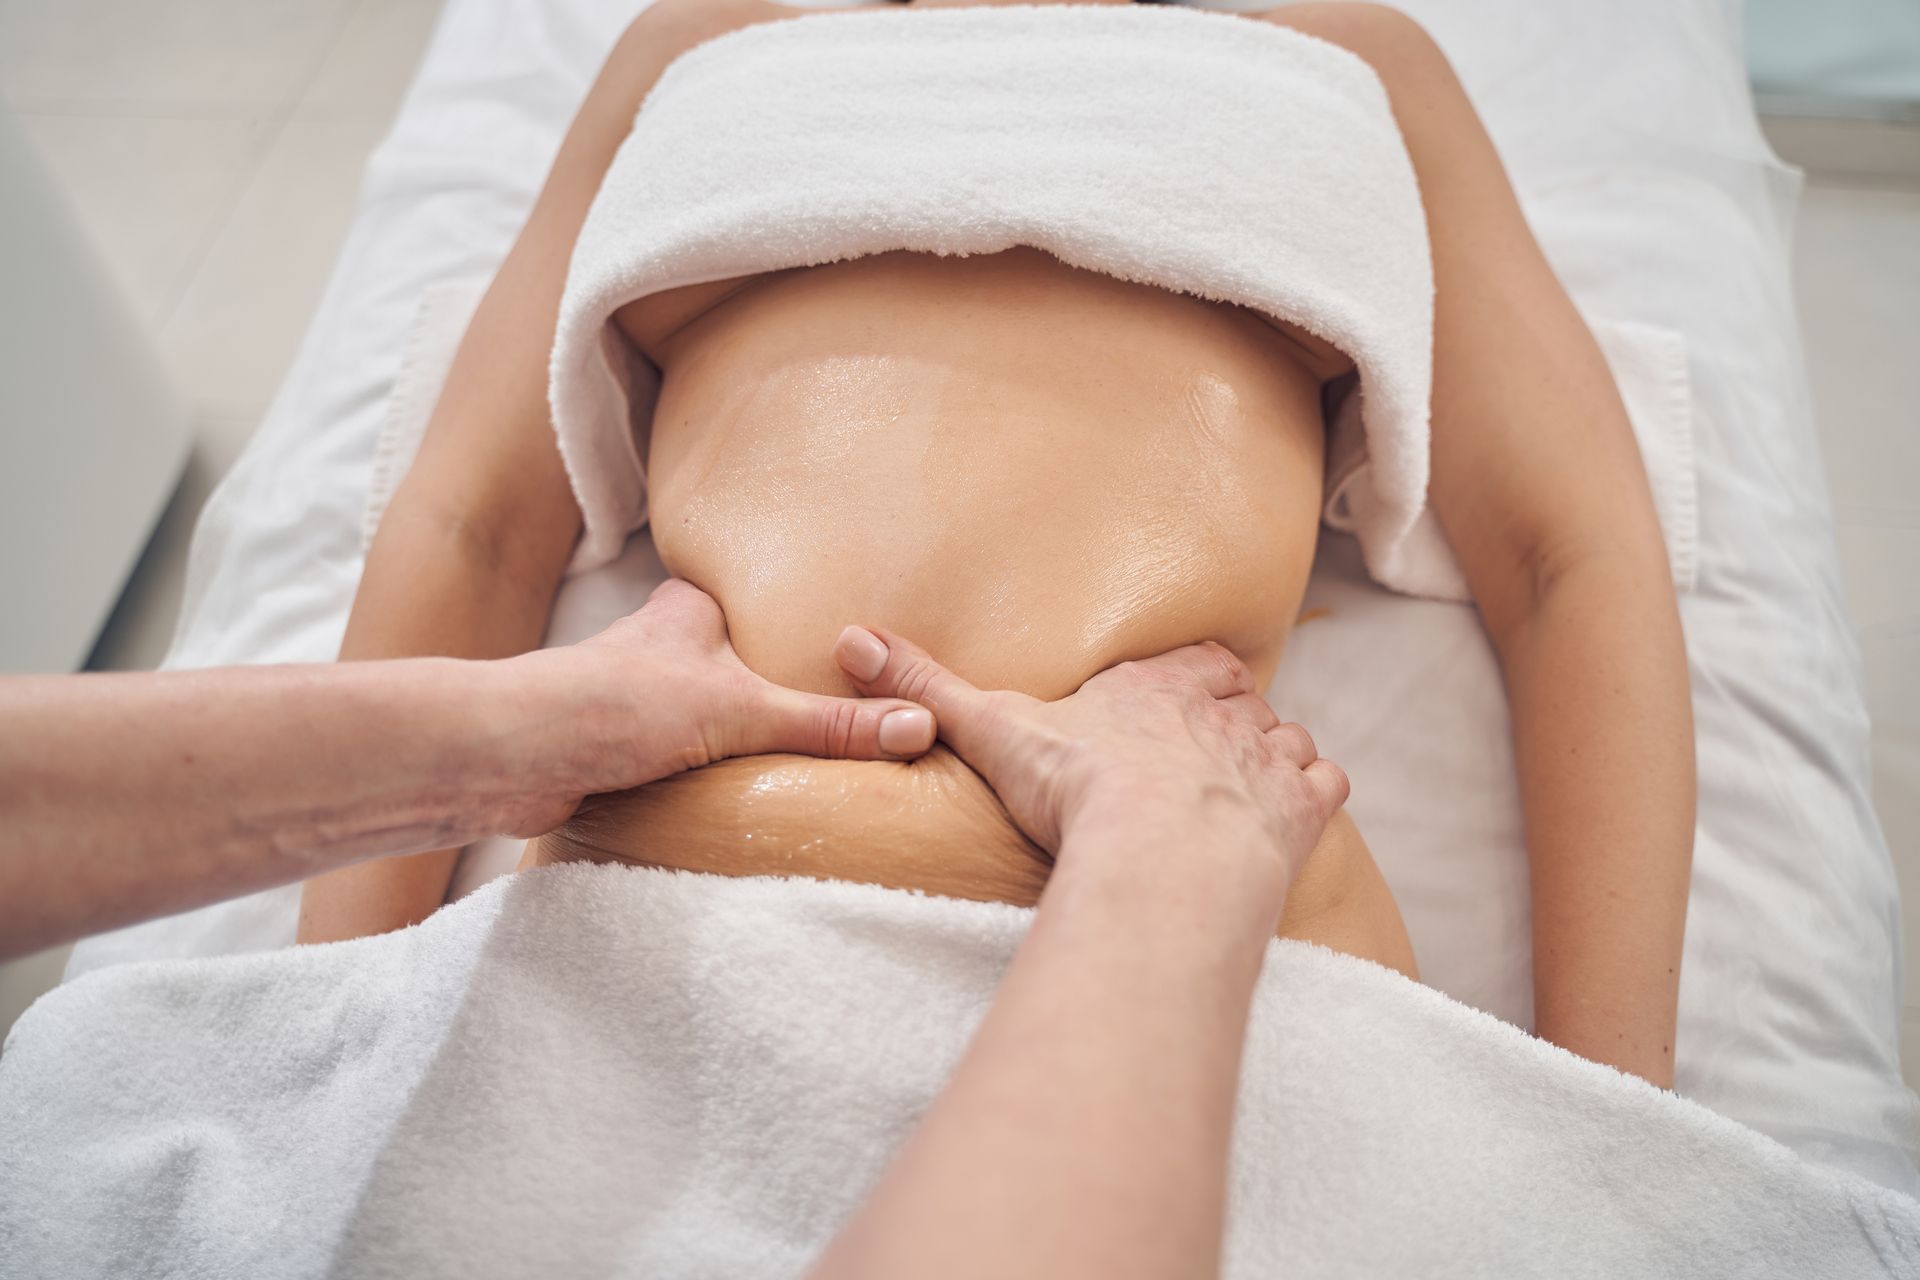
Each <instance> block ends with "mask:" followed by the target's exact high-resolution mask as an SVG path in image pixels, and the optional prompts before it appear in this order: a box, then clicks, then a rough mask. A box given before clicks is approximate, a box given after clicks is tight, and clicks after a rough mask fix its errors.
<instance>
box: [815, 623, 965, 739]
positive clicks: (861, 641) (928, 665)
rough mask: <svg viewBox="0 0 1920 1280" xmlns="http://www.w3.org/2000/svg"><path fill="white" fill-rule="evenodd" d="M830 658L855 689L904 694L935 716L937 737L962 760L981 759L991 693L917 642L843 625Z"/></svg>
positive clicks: (876, 694)
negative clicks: (952, 668)
mask: <svg viewBox="0 0 1920 1280" xmlns="http://www.w3.org/2000/svg"><path fill="white" fill-rule="evenodd" d="M833 657H834V660H835V661H836V662H838V663H839V664H840V669H841V670H842V671H844V672H846V673H847V677H848V679H850V680H852V681H853V683H854V685H855V686H856V687H857V688H858V689H859V690H860V692H862V693H865V694H869V695H871V696H874V697H893V698H909V699H911V700H913V701H914V702H917V703H919V704H920V705H921V706H924V707H927V708H930V709H931V710H932V711H933V714H934V715H936V716H938V717H939V718H940V736H941V737H942V738H945V739H946V740H947V744H948V745H949V746H951V747H952V748H953V749H954V750H955V751H957V752H959V753H960V755H961V756H962V757H964V758H967V759H969V760H971V761H973V762H974V763H976V765H977V764H981V763H985V762H986V761H985V759H984V757H985V755H986V754H989V750H988V748H989V742H988V733H989V728H990V726H991V724H992V722H993V719H994V695H993V694H991V693H986V692H983V691H981V690H979V689H976V688H974V687H973V686H972V685H971V684H968V683H967V682H966V681H965V680H963V679H961V678H960V677H959V676H957V675H955V674H953V672H951V671H949V670H947V669H946V668H945V667H943V666H941V665H940V664H939V663H938V662H935V661H934V660H933V658H932V657H931V656H930V655H929V654H928V653H927V651H926V650H925V649H922V648H921V647H920V646H919V645H917V644H915V643H913V642H912V641H911V640H908V639H905V638H904V637H901V636H897V635H895V634H893V632H891V631H882V630H879V629H878V628H872V627H848V628H847V629H846V630H844V631H842V632H841V633H840V638H839V639H838V640H837V641H835V642H834V646H833Z"/></svg>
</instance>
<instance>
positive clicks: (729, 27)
mask: <svg viewBox="0 0 1920 1280" xmlns="http://www.w3.org/2000/svg"><path fill="white" fill-rule="evenodd" d="M850 7H851V6H850ZM812 12H819V10H817V9H802V8H797V7H795V6H793V5H787V4H778V3H775V0H656V2H655V3H654V4H650V5H648V6H647V7H646V8H645V9H643V10H641V11H640V13H639V14H638V15H636V16H635V17H634V19H633V21H631V22H629V23H628V24H627V28H626V30H625V31H623V32H622V33H621V35H620V39H619V41H618V42H617V43H616V44H615V45H614V48H613V52H612V53H611V54H610V55H609V56H608V59H607V67H608V70H610V71H615V72H616V73H621V74H628V75H631V76H633V77H634V78H636V79H638V80H640V81H641V82H642V83H645V84H651V83H652V82H653V81H654V80H655V79H658V78H659V75H660V73H661V72H662V71H664V70H665V69H666V67H667V65H668V64H669V63H671V62H672V61H673V60H674V59H675V58H678V57H679V56H680V55H681V54H683V53H685V52H686V51H687V50H689V49H691V48H693V47H694V46H695V45H700V44H705V43H706V42H707V41H709V40H712V39H714V38H715V37H717V36H723V35H726V34H727V33H728V32H729V31H738V30H740V29H741V28H742V27H751V26H754V25H755V24H757V23H762V22H777V21H779V20H780V19H782V18H796V17H799V16H801V15H802V14H805V13H812Z"/></svg>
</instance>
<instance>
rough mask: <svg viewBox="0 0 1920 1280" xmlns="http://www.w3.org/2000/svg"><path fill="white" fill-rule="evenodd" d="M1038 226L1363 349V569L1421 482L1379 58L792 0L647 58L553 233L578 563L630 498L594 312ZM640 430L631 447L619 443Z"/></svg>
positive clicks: (626, 405)
mask: <svg viewBox="0 0 1920 1280" xmlns="http://www.w3.org/2000/svg"><path fill="white" fill-rule="evenodd" d="M1017 245H1030V246H1034V247H1037V248H1040V249H1044V250H1047V251H1048V252H1050V253H1052V254H1053V255H1054V256H1056V257H1058V258H1060V259H1061V260H1062V261H1065V262H1067V263H1070V264H1072V265H1074V266H1077V267H1082V268H1085V269H1088V270H1092V271H1099V272H1103V273H1105V274H1107V275H1111V276H1115V277H1118V278H1121V279H1125V280H1132V281H1136V282H1140V283H1145V284H1151V285H1156V286H1159V287H1162V288H1166V289H1172V290H1178V291H1182V292H1186V293H1191V294H1195V295H1198V296H1201V297H1206V298H1213V299H1217V300H1221V301H1226V302H1233V303H1238V304H1241V305H1244V306H1247V307H1250V308H1253V309H1255V310H1258V311H1262V312H1265V313H1267V314H1269V315H1272V316H1275V317H1278V318H1280V319H1283V320H1287V321H1290V322H1292V323H1295V324H1298V325H1300V326H1301V327H1303V328H1305V329H1308V330H1310V331H1312V332H1313V333H1316V334H1318V335H1319V336H1321V337H1322V338H1325V339H1326V340H1328V341H1329V342H1332V343H1333V344H1334V345H1335V346H1337V347H1339V348H1340V349H1341V350H1343V351H1345V352H1346V353H1347V354H1348V355H1349V356H1351V357H1352V358H1353V359H1354V361H1355V363H1356V365H1357V366H1358V368H1359V371H1360V377H1361V387H1362V402H1363V409H1362V413H1363V416H1364V419H1365V424H1366V435H1367V445H1368V452H1369V454H1370V457H1371V466H1370V468H1369V471H1368V476H1369V479H1368V483H1369V486H1370V488H1371V490H1372V492H1373V495H1374V497H1375V499H1376V500H1375V501H1374V502H1373V503H1371V504H1370V505H1369V506H1368V507H1367V511H1366V518H1365V520H1364V522H1363V524H1362V525H1361V527H1360V528H1359V529H1358V530H1357V532H1358V533H1359V535H1360V539H1361V542H1362V545H1363V546H1364V547H1365V550H1366V554H1367V562H1368V565H1369V567H1370V569H1371V570H1372V571H1373V572H1374V574H1375V576H1376V577H1378V578H1379V579H1380V580H1381V581H1382V582H1383V583H1385V584H1386V585H1389V586H1395V587H1400V588H1402V589H1408V590H1418V589H1419V587H1418V584H1417V582H1408V581H1403V580H1401V579H1400V578H1398V577H1397V575H1396V574H1395V572H1394V570H1395V567H1396V566H1397V565H1398V564H1399V563H1400V558H1401V557H1400V553H1399V546H1400V543H1401V542H1402V541H1403V540H1404V539H1405V538H1406V537H1407V535H1408V533H1409V532H1410V531H1411V530H1412V529H1413V528H1414V526H1415V524H1416V522H1417V521H1418V519H1419V516H1420V513H1421V510H1422V508H1423V507H1424V505H1425V501H1426V489H1427V449H1428V425H1427V407H1428V393H1429V386H1430V382H1431V366H1432V348H1433V341H1432V324H1433V307H1432V293H1433V284H1432V267H1431V263H1430V261H1429V257H1428V244H1427V236H1426V223H1425V218H1424V215H1423V213H1422V211H1421V206H1420V196H1419V190H1418V187H1417V185H1416V184H1415V181H1414V175H1413V167H1412V164H1411V162H1410V161H1409V159H1408V157H1407V153H1406V147H1405V144H1404V142H1403V141H1402V139H1401V136H1400V132H1399V129H1398V127H1397V126H1396V125H1395V123H1394V120H1393V116H1392V113H1391V111H1390V110H1389V107H1388V103H1387V96H1386V92H1385V90H1384V89H1383V88H1382V86H1381V84H1380V81H1379V79H1378V77H1376V76H1375V75H1374V73H1373V71H1372V70H1371V69H1370V68H1369V67H1368V66H1367V65H1366V64H1365V63H1364V62H1362V61H1361V60H1360V59H1358V58H1356V57H1354V56H1353V55H1352V54H1350V53H1348V52H1346V51H1345V50H1343V49H1339V48H1336V47H1334V46H1333V45H1330V44H1327V43H1325V42H1324V41H1320V40H1316V39H1313V38H1311V37H1309V36H1304V35H1300V34H1298V33H1295V32H1292V31H1287V30H1284V29H1282V28H1279V27H1275V26H1273V25H1271V24H1269V23H1263V22H1253V21H1248V20H1247V19H1245V18H1240V17H1234V16H1231V15H1226V14H1217V13H1203V12H1198V11H1194V10H1190V9H1181V8H1169V7H1163V6H1139V5H1135V6H1108V5H1099V6H1077V5H1076V6H1050V7H1044V8H1024V7H1013V8H989V9H953V10H935V11H929V12H925V13H916V14H912V15H903V14H898V13H885V12H865V13H841V14H814V15H809V16H806V17H802V18H795V19H791V20H787V21H781V22H774V23H767V24H764V25H761V26H755V27H751V28H748V29H746V30H744V31H739V32H735V33H733V34H730V35H726V36H722V37H720V38H719V39H716V40H713V41H711V42H709V43H708V44H705V45H702V46H700V47H699V48H697V49H694V50H693V51H691V52H690V53H688V54H686V55H684V56H683V57H681V58H680V59H679V60H678V61H676V62H675V63H674V64H673V65H672V66H671V67H669V68H668V69H667V71H666V73H665V74H664V75H663V76H662V77H661V79H660V82H659V84H658V85H657V86H656V87H655V88H654V90H653V93H652V94H651V95H650V96H649V97H648V99H647V101H646V104H645V105H644V106H643V107H642V109H641V111H640V114H639V117H638V119H637V120H636V121H635V124H634V129H633V132H632V134H631V135H630V136H629V137H628V138H627V140H626V142H625V144H624V145H623V146H622V147H621V148H620V151H619V153H618V155H617V156H616V157H615V159H614V161H613V164H612V166H611V168H610V169H609V170H608V173H607V175H606V180H605V183H604V185H603V186H602V188H601V191H600V193H599V196H598V197H597V198H596V199H595V201H594V204H593V208H592V210H591V212H590V213H589V215H588V217H587V220H586V224H585V226H584V228H583V229H582V231H581V234H580V239H579V242H578V244H577V245H576V247H575V250H574V256H573V264H572V270H571V273H570V275H569V278H568V282H567V287H566V293H565V296H564V298H563V301H562V303H561V307H560V317H559V327H558V332H557V336H556V341H555V344H554V351H553V368H552V387H551V393H552V400H553V415H554V422H555V426H556V428H557V430H558V432H559V440H560V451H561V454H562V456H563V457H564V458H565V460H566V464H567V471H568V474H569V476H570V477H571V478H572V482H573V487H574V493H575V495H576V496H577V498H578V499H579V502H580V507H581V511H582V514H583V516H584V517H585V533H584V535H583V537H582V541H581V544H580V549H579V553H578V557H577V559H576V561H575V566H576V568H581V569H584V568H591V567H593V566H596V565H600V564H604V563H606V562H607V561H609V560H611V559H612V558H613V557H614V556H615V555H617V554H618V553H619V550H620V547H621V544H622V543H623V542H624V541H625V539H626V536H627V534H628V533H629V532H631V531H632V530H633V529H635V528H637V527H638V526H639V525H640V524H641V523H642V522H643V521H644V519H645V517H646V489H645V474H644V469H643V459H644V456H645V443H644V441H645V429H646V425H647V420H648V417H649V414H650V413H651V409H652V399H653V395H654V392H655V390H656V388H655V387H654V385H653V383H652V381H651V379H652V373H651V370H650V368H649V367H647V366H646V365H645V363H644V362H643V361H638V360H632V359H629V358H627V355H626V353H625V344H624V341H623V339H621V338H620V336H619V335H618V334H617V333H614V332H613V331H611V330H610V329H609V327H608V323H607V322H608V319H609V318H610V317H611V316H612V314H613V313H614V311H616V310H617V309H618V308H619V307H621V306H623V305H624V304H626V303H627V302H630V301H632V300H633V299H635V298H639V297H644V296H646V295H648V294H653V293H658V292H660V291H662V290H665V289H670V288H674V287H677V286H680V285H687V284H694V283H700V282H703V281H709V280H718V279H726V278H730V277H734V276H740V275H749V274H754V273H759V272H765V271H773V270H779V269H782V268H788V267H795V266H805V265H813V264H818V263H824V262H832V261H839V260H844V259H849V258H856V257H860V256H863V255H866V254H873V253H880V252H885V251H889V250H898V249H910V250H918V251H922V252H928V253H939V254H980V253H996V252H1000V251H1002V250H1005V249H1008V248H1012V247H1014V246H1017ZM636 436H638V440H639V443H638V446H637V447H636Z"/></svg>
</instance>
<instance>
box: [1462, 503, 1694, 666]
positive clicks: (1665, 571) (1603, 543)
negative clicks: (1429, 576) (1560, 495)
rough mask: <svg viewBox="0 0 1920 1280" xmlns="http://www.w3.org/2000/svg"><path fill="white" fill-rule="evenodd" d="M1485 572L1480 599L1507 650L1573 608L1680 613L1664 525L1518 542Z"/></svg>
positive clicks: (1591, 612)
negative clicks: (1647, 532) (1646, 530)
mask: <svg viewBox="0 0 1920 1280" xmlns="http://www.w3.org/2000/svg"><path fill="white" fill-rule="evenodd" d="M1481 577H1482V579H1483V581H1478V582H1476V583H1475V596H1476V599H1477V600H1478V601H1479V604H1480V611H1481V615H1482V617H1483V618H1484V619H1485V621H1486V626H1487V631H1488V633H1489V634H1490V635H1491V636H1492V638H1493V641H1494V645H1495V647H1496V648H1498V649H1499V650H1501V652H1503V653H1505V652H1507V651H1509V650H1510V649H1512V648H1514V647H1517V646H1518V645H1520V644H1522V643H1524V640H1525V638H1526V636H1528V635H1529V634H1530V633H1532V632H1533V630H1534V629H1535V628H1536V626H1537V624H1538V623H1539V621H1540V620H1541V619H1542V618H1543V617H1546V616H1549V615H1552V614H1557V613H1559V612H1562V611H1565V610H1567V609H1569V608H1570V607H1571V608H1572V609H1574V610H1577V611H1578V612H1580V613H1582V614H1584V615H1585V616H1586V617H1588V618H1589V619H1590V620H1593V621H1598V620H1600V619H1601V618H1605V617H1608V616H1616V617H1619V618H1621V619H1623V620H1625V619H1635V618H1637V619H1642V620H1644V621H1649V622H1650V621H1653V620H1654V619H1656V618H1657V617H1658V616H1659V615H1660V614H1662V613H1665V614H1667V615H1670V616H1672V617H1674V618H1676V619H1677V617H1678V605H1677V602H1676V600H1675V596H1674V589H1673V569H1672V565H1671V563H1670V562H1669V560H1668V558H1667V548H1666V543H1665V541H1664V540H1663V539H1662V538H1661V537H1660V535H1659V533H1658V530H1657V529H1656V530H1654V531H1653V533H1652V536H1651V537H1645V536H1635V534H1634V532H1633V531H1630V530H1611V531H1608V532H1607V533H1604V534H1595V535H1590V536H1586V537H1561V538H1538V539H1532V540H1529V541H1528V542H1525V543H1522V544H1519V545H1517V546H1515V548H1514V549H1513V551H1512V552H1511V554H1510V555H1509V556H1508V557H1506V563H1505V565H1504V566H1502V568H1501V569H1500V570H1499V571H1496V572H1495V573H1492V574H1483V575H1481Z"/></svg>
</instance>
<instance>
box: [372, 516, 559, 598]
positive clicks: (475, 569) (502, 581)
mask: <svg viewBox="0 0 1920 1280" xmlns="http://www.w3.org/2000/svg"><path fill="white" fill-rule="evenodd" d="M570 514H571V513H570ZM579 532H580V521H579V517H578V515H577V514H575V515H573V518H572V519H571V520H566V519H562V518H560V517H559V516H558V515H557V513H554V512H551V511H548V512H543V513H539V514H536V513H530V512H525V511H520V510H517V509H516V508H515V507H514V506H513V505H512V504H498V503H496V504H488V503H485V502H480V501H474V502H462V501H445V500H439V499H436V498H434V497H432V496H428V495H409V494H407V493H406V492H405V491H404V490H403V491H402V492H401V493H399V494H397V495H395V500H394V503H393V505H392V506H391V507H390V508H389V509H388V510H387V512H386V514H385V516H384V517H383V518H382V519H381V521H380V527H379V529H378V531H377V532H376V534H375V536H374V542H373V548H372V550H371V552H370V553H369V558H370V559H371V558H374V557H377V558H380V559H383V560H387V559H397V560H401V561H403V562H408V563H413V564H418V563H420V562H421V561H422V560H426V559H438V560H452V561H453V562H455V563H458V564H460V565H462V566H464V567H465V568H466V569H467V570H468V571H469V572H470V573H472V574H474V575H476V576H479V577H483V578H484V580H486V581H489V582H493V583H495V584H497V585H500V586H504V587H510V588H511V587H517V588H522V589H525V590H527V591H530V592H534V593H536V594H541V595H548V596H550V595H551V594H552V593H553V591H554V590H555V589H556V588H557V587H558V586H559V583H560V579H561V578H562V577H563V576H564V575H565V572H566V566H567V560H568V558H569V557H570V556H571V555H572V553H573V546H574V543H575V541H576V540H577V539H578V537H579Z"/></svg>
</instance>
